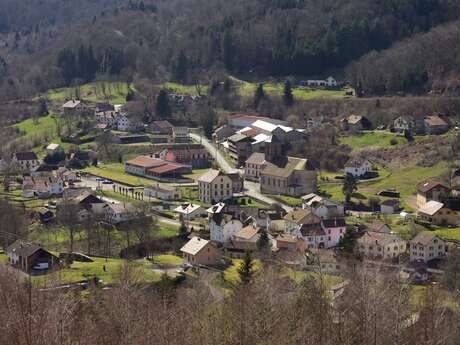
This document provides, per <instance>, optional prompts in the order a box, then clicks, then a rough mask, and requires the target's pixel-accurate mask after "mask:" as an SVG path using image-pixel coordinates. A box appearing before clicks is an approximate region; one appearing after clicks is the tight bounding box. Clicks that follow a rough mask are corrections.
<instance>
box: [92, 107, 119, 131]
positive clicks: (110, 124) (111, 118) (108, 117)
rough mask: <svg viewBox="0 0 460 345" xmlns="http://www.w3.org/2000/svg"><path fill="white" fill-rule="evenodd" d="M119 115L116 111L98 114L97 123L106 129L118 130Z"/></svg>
mask: <svg viewBox="0 0 460 345" xmlns="http://www.w3.org/2000/svg"><path fill="white" fill-rule="evenodd" d="M118 117H119V113H118V112H116V111H115V110H108V111H101V112H98V113H96V122H97V123H98V124H100V125H105V126H106V127H105V128H117V125H118Z"/></svg>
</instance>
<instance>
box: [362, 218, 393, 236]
mask: <svg viewBox="0 0 460 345" xmlns="http://www.w3.org/2000/svg"><path fill="white" fill-rule="evenodd" d="M367 230H368V231H370V232H380V233H384V234H391V228H390V226H389V225H388V224H387V223H384V222H381V221H378V220H374V221H373V222H371V223H370V224H368V226H367Z"/></svg>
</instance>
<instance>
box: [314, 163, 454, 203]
mask: <svg viewBox="0 0 460 345" xmlns="http://www.w3.org/2000/svg"><path fill="white" fill-rule="evenodd" d="M446 168H447V164H446V163H444V162H442V163H438V164H436V165H434V166H432V167H418V166H409V167H406V168H402V169H397V170H394V171H393V172H392V173H391V174H389V173H388V172H387V171H382V175H383V178H381V179H378V180H376V181H369V182H366V181H363V182H360V183H359V184H358V192H357V193H356V194H355V195H354V198H353V199H352V201H354V202H358V203H359V202H360V201H362V202H365V201H366V199H367V198H369V197H371V196H376V195H375V194H376V193H378V192H380V191H382V190H385V189H391V188H393V189H396V190H397V191H399V192H400V193H401V203H402V205H403V206H405V207H407V208H410V207H409V205H407V203H406V202H405V201H406V199H407V198H408V197H409V196H411V195H413V194H414V193H415V192H416V186H417V184H418V183H419V182H422V181H424V180H427V179H429V178H435V177H438V176H440V175H442V174H443V173H444V172H445V171H446ZM320 191H321V192H323V193H326V194H327V195H330V197H331V198H332V199H333V200H336V201H339V202H343V201H344V199H345V196H344V195H343V193H342V184H341V183H320ZM381 199H382V200H384V198H381Z"/></svg>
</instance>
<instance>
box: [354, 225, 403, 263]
mask: <svg viewBox="0 0 460 345" xmlns="http://www.w3.org/2000/svg"><path fill="white" fill-rule="evenodd" d="M406 246H407V244H406V241H404V240H403V239H402V238H401V237H400V236H399V235H396V234H388V233H383V232H372V231H368V232H366V233H365V234H364V235H363V236H362V237H361V238H359V239H358V251H359V252H360V254H361V255H363V256H364V257H365V258H368V259H384V260H388V259H395V258H398V257H399V256H400V255H402V254H404V253H405V252H406Z"/></svg>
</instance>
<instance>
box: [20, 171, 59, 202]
mask: <svg viewBox="0 0 460 345" xmlns="http://www.w3.org/2000/svg"><path fill="white" fill-rule="evenodd" d="M63 191H64V181H63V180H62V179H61V178H59V177H57V176H40V177H33V176H24V179H23V182H22V194H21V195H22V197H24V198H33V197H39V198H48V197H50V196H52V195H61V194H62V192H63Z"/></svg>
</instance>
